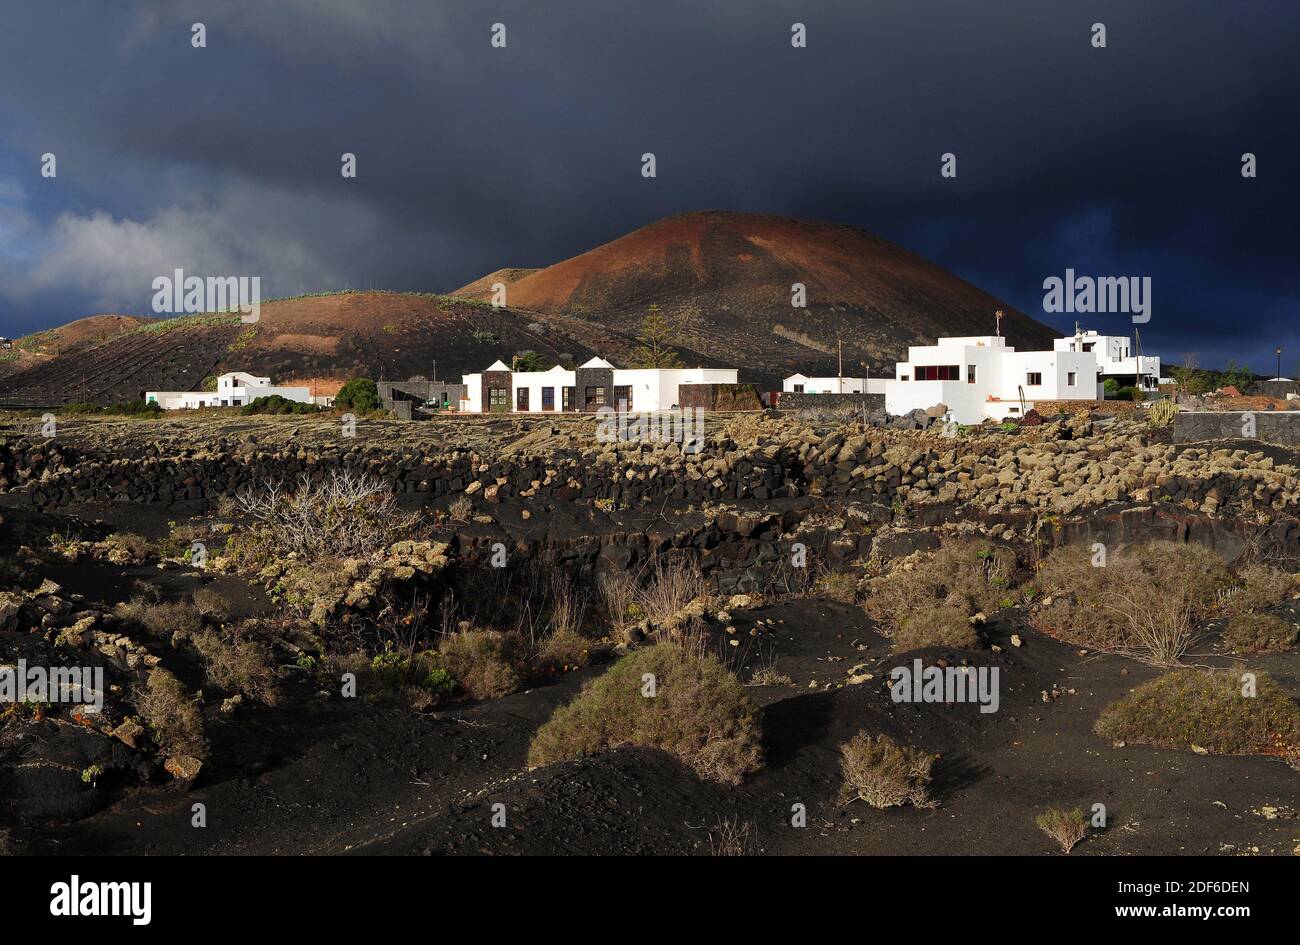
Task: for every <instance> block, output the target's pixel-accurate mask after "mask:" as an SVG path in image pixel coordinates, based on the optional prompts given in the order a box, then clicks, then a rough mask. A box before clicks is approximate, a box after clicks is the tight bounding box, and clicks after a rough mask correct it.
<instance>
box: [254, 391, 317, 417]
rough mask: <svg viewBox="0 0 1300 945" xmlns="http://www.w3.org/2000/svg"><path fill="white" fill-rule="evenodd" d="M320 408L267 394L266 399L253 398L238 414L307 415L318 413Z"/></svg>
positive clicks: (277, 395) (278, 395)
mask: <svg viewBox="0 0 1300 945" xmlns="http://www.w3.org/2000/svg"><path fill="white" fill-rule="evenodd" d="M320 411H321V408H320V407H318V406H317V405H316V404H310V403H306V402H304V401H300V400H290V399H289V398H287V397H284V396H282V395H280V394H269V395H267V396H266V397H255V398H253V400H252V401H250V402H249V403H246V404H244V406H243V407H241V408H240V410H239V412H240V414H242V415H243V416H247V417H251V416H254V415H257V414H271V415H281V414H308V413H320Z"/></svg>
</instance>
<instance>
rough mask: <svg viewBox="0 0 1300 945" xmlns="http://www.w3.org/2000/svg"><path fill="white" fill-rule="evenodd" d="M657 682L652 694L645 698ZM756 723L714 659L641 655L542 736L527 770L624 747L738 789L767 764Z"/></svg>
mask: <svg viewBox="0 0 1300 945" xmlns="http://www.w3.org/2000/svg"><path fill="white" fill-rule="evenodd" d="M647 674H650V675H651V676H652V677H653V686H654V689H653V692H654V695H653V696H651V695H647V694H643V693H647V692H649V690H647V689H645V688H644V687H646V686H647V685H649V683H647V682H646V681H645V679H644V677H646V675H647ZM759 738H760V733H759V726H758V718H757V713H756V710H755V709H754V706H753V705H752V704H751V703H750V701H749V699H748V698H747V697H746V696H745V692H744V689H743V688H742V687H741V685H740V681H739V680H737V679H736V677H735V676H734V675H732V673H731V672H729V671H728V670H727V669H726V667H724V666H723V665H722V664H721V663H719V662H718V661H717V660H716V659H714V658H713V657H712V656H704V657H697V656H694V655H692V654H690V653H688V652H686V651H685V650H683V649H681V648H680V647H676V646H671V645H668V644H659V645H655V646H649V647H645V648H643V649H639V650H637V651H635V652H634V653H631V654H630V655H628V656H625V657H624V658H623V659H621V660H619V661H618V662H617V663H615V664H614V666H613V667H611V668H610V670H609V671H608V672H606V673H605V674H604V675H602V676H600V677H599V678H598V679H595V680H592V681H590V682H588V683H587V684H586V685H585V686H583V687H582V692H581V693H579V694H578V696H577V698H575V699H574V700H573V701H572V702H570V703H569V704H568V705H566V706H562V707H561V708H559V709H557V710H556V712H555V714H554V715H553V716H551V719H550V721H548V722H547V723H546V724H545V725H543V726H542V727H541V728H540V729H538V731H537V734H536V735H535V736H533V741H532V744H531V745H530V746H529V748H528V765H529V767H534V768H535V767H538V766H540V765H548V764H552V763H554V762H557V761H565V760H568V759H571V758H582V757H585V756H588V755H593V754H596V753H598V752H601V751H607V750H609V749H611V748H618V747H620V746H623V745H639V746H642V747H646V748H658V749H661V750H663V751H666V752H668V753H669V754H671V755H674V756H676V757H677V758H678V759H679V760H680V761H681V762H682V763H683V764H686V765H688V766H690V767H691V768H692V769H693V770H694V771H695V773H696V774H698V775H699V776H700V777H702V778H706V779H709V780H713V781H719V782H721V783H723V784H739V783H740V781H741V779H742V778H744V776H745V775H747V774H749V773H750V772H753V771H757V770H758V769H759V767H761V765H762V748H761V747H760V741H759Z"/></svg>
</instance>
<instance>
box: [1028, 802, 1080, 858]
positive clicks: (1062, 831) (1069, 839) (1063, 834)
mask: <svg viewBox="0 0 1300 945" xmlns="http://www.w3.org/2000/svg"><path fill="white" fill-rule="evenodd" d="M1034 823H1036V824H1038V829H1039V830H1041V831H1042V832H1043V833H1045V834H1047V835H1048V836H1049V837H1051V838H1052V839H1053V840H1055V841H1056V842H1057V843H1058V844H1059V845H1060V847H1061V852H1062V853H1066V854H1068V853H1069V852H1070V851H1071V850H1073V849H1074V847H1075V844H1077V843H1078V842H1079V841H1080V840H1082V839H1083V838H1084V837H1086V836H1087V835H1088V818H1087V817H1085V816H1084V815H1083V811H1081V810H1080V809H1079V808H1077V807H1075V808H1072V809H1069V810H1067V809H1066V808H1064V807H1049V808H1048V809H1047V810H1045V811H1043V812H1042V813H1041V814H1038V815H1037V816H1036V817H1034Z"/></svg>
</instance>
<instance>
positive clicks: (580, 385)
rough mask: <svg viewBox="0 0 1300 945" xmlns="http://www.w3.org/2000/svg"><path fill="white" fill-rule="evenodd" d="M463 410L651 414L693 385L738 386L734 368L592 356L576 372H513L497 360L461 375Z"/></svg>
mask: <svg viewBox="0 0 1300 945" xmlns="http://www.w3.org/2000/svg"><path fill="white" fill-rule="evenodd" d="M461 382H462V383H463V384H464V385H465V399H464V400H462V401H461V403H460V409H461V411H462V412H464V413H574V412H589V411H593V410H596V409H599V408H600V407H615V408H618V409H622V410H628V411H637V412H646V411H655V410H666V409H669V408H671V407H676V406H679V405H680V404H681V387H682V386H683V385H689V384H735V383H736V371H735V369H734V368H616V367H614V365H612V364H610V363H609V362H608V361H606V360H605V359H604V358H599V357H596V358H591V359H590V360H589V361H587V362H586V363H585V364H582V365H580V366H579V367H577V368H576V369H574V370H571V371H570V370H566V369H565V368H562V367H560V366H559V365H556V366H555V367H553V368H551V369H550V370H549V371H512V370H510V368H509V367H507V366H506V365H505V364H504V363H502V362H501V361H494V362H493V363H492V364H491V365H489V366H488V367H487V368H486V369H484V370H483V371H481V372H479V373H477V374H465V375H463V376H462V377H461Z"/></svg>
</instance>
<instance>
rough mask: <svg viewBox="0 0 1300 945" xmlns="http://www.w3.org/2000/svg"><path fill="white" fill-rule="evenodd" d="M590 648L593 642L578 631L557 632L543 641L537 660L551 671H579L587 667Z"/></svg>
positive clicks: (565, 630)
mask: <svg viewBox="0 0 1300 945" xmlns="http://www.w3.org/2000/svg"><path fill="white" fill-rule="evenodd" d="M590 648H591V641H589V640H588V639H587V638H586V637H584V636H583V635H582V634H580V633H578V632H577V631H576V630H570V629H563V630H555V631H553V632H552V633H551V634H550V635H549V636H548V637H547V638H546V639H545V640H543V641H542V646H541V649H539V650H538V651H537V659H538V660H539V661H540V662H541V663H542V665H543V666H546V667H548V668H550V669H578V668H579V667H582V666H586V665H587V661H588V659H589V658H590V653H589V652H588V651H589V650H590Z"/></svg>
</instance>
